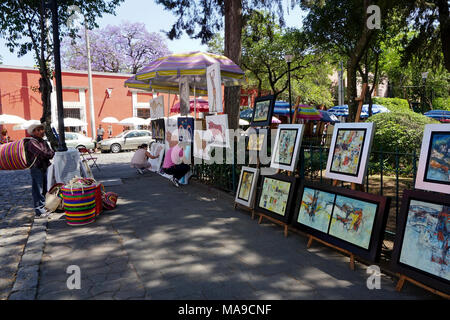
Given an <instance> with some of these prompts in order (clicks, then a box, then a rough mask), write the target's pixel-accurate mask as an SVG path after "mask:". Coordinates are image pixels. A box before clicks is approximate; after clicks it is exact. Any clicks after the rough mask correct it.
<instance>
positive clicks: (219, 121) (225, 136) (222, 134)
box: [206, 114, 230, 148]
mask: <svg viewBox="0 0 450 320" xmlns="http://www.w3.org/2000/svg"><path fill="white" fill-rule="evenodd" d="M206 130H208V131H209V132H210V133H211V140H210V141H209V146H210V147H218V148H229V147H230V141H229V140H230V139H229V131H228V115H227V114H222V115H216V116H206Z"/></svg>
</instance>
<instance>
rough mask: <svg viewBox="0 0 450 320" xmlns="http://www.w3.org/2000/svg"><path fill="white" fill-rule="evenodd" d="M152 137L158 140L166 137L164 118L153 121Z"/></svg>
mask: <svg viewBox="0 0 450 320" xmlns="http://www.w3.org/2000/svg"><path fill="white" fill-rule="evenodd" d="M151 125H152V138H153V139H157V140H164V139H165V129H166V123H165V120H164V119H157V120H152V121H151Z"/></svg>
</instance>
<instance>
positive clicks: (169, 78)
mask: <svg viewBox="0 0 450 320" xmlns="http://www.w3.org/2000/svg"><path fill="white" fill-rule="evenodd" d="M215 63H219V64H220V71H221V81H222V84H223V85H225V86H239V85H242V84H244V83H245V77H244V76H245V73H244V71H242V69H241V68H240V67H239V66H238V65H236V64H235V63H234V62H233V61H232V60H231V59H229V58H227V57H225V56H222V55H217V54H213V53H209V52H200V51H195V52H187V53H174V54H171V55H169V56H166V57H162V58H159V59H156V60H155V61H153V62H151V63H150V64H149V65H148V66H146V67H145V68H143V69H142V70H141V71H139V72H138V73H137V74H136V76H135V79H136V80H139V81H144V82H148V83H149V84H150V85H151V86H152V87H153V88H154V87H155V86H156V85H158V84H159V82H161V81H162V82H166V83H176V84H178V82H179V80H180V78H181V77H187V78H188V79H189V83H195V84H196V86H199V87H201V86H203V87H207V81H206V69H207V68H208V67H209V66H211V65H213V64H215ZM154 89H155V88H154ZM155 90H156V89H155Z"/></svg>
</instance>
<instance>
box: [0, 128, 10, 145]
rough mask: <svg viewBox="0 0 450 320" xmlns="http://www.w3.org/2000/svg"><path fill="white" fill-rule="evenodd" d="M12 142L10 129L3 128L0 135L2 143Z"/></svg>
mask: <svg viewBox="0 0 450 320" xmlns="http://www.w3.org/2000/svg"><path fill="white" fill-rule="evenodd" d="M9 142H11V138H10V137H9V136H8V130H6V129H3V130H2V134H1V135H0V144H4V143H9Z"/></svg>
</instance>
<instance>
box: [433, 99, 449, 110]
mask: <svg viewBox="0 0 450 320" xmlns="http://www.w3.org/2000/svg"><path fill="white" fill-rule="evenodd" d="M433 110H448V111H450V97H447V98H436V99H434V100H433Z"/></svg>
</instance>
